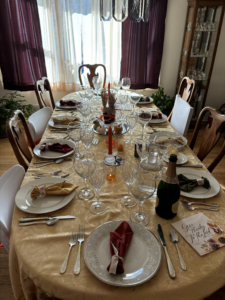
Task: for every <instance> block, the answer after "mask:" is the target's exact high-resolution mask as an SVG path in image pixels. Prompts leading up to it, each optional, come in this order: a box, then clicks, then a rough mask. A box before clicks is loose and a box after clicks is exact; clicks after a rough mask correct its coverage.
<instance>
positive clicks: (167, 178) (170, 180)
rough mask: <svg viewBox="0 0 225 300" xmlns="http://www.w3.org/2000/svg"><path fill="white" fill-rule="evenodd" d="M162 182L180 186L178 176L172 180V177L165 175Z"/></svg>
mask: <svg viewBox="0 0 225 300" xmlns="http://www.w3.org/2000/svg"><path fill="white" fill-rule="evenodd" d="M162 181H164V182H166V183H169V184H179V180H178V177H177V176H176V177H174V178H171V177H168V176H166V175H164V176H163V178H162Z"/></svg>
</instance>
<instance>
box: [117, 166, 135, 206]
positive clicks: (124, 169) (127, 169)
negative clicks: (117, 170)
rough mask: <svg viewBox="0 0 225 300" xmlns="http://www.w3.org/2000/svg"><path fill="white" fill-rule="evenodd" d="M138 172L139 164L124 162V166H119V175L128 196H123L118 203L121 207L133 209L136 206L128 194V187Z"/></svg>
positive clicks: (133, 199)
mask: <svg viewBox="0 0 225 300" xmlns="http://www.w3.org/2000/svg"><path fill="white" fill-rule="evenodd" d="M138 172H139V162H137V161H133V162H128V161H125V164H124V165H122V166H121V173H122V177H123V179H124V181H125V182H126V184H127V189H128V195H127V196H124V197H123V198H122V199H121V200H120V202H121V204H122V205H123V206H126V207H133V206H135V205H136V204H137V202H136V200H135V198H134V197H133V196H131V194H130V186H131V185H132V184H133V183H134V181H135V179H136V177H137V176H138Z"/></svg>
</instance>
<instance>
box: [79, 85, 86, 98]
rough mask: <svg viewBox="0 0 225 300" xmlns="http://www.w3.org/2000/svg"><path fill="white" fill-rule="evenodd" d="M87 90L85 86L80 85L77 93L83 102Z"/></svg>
mask: <svg viewBox="0 0 225 300" xmlns="http://www.w3.org/2000/svg"><path fill="white" fill-rule="evenodd" d="M87 89H88V86H87V85H84V84H83V85H82V84H81V85H80V90H79V91H78V93H79V95H80V97H81V98H82V99H83V100H84V101H85V99H86V96H87Z"/></svg>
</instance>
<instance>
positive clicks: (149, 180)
mask: <svg viewBox="0 0 225 300" xmlns="http://www.w3.org/2000/svg"><path fill="white" fill-rule="evenodd" d="M153 178H154V175H153V174H152V173H151V172H148V171H146V170H144V169H142V168H140V170H139V173H138V176H137V178H136V180H135V182H134V183H133V184H132V185H131V188H130V190H131V193H132V195H133V196H134V197H135V198H136V199H137V200H138V201H139V211H137V212H133V213H132V214H131V216H130V220H131V221H132V222H135V223H138V224H140V225H143V226H145V225H147V224H148V223H149V216H148V215H147V214H146V213H144V212H143V211H142V206H143V203H144V201H146V200H148V199H150V198H151V196H152V195H153V194H154V192H155V188H156V183H155V180H154V179H153Z"/></svg>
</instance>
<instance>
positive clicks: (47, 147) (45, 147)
mask: <svg viewBox="0 0 225 300" xmlns="http://www.w3.org/2000/svg"><path fill="white" fill-rule="evenodd" d="M51 145H52V144H46V143H43V144H41V146H40V150H41V151H46V150H49V146H51Z"/></svg>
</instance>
